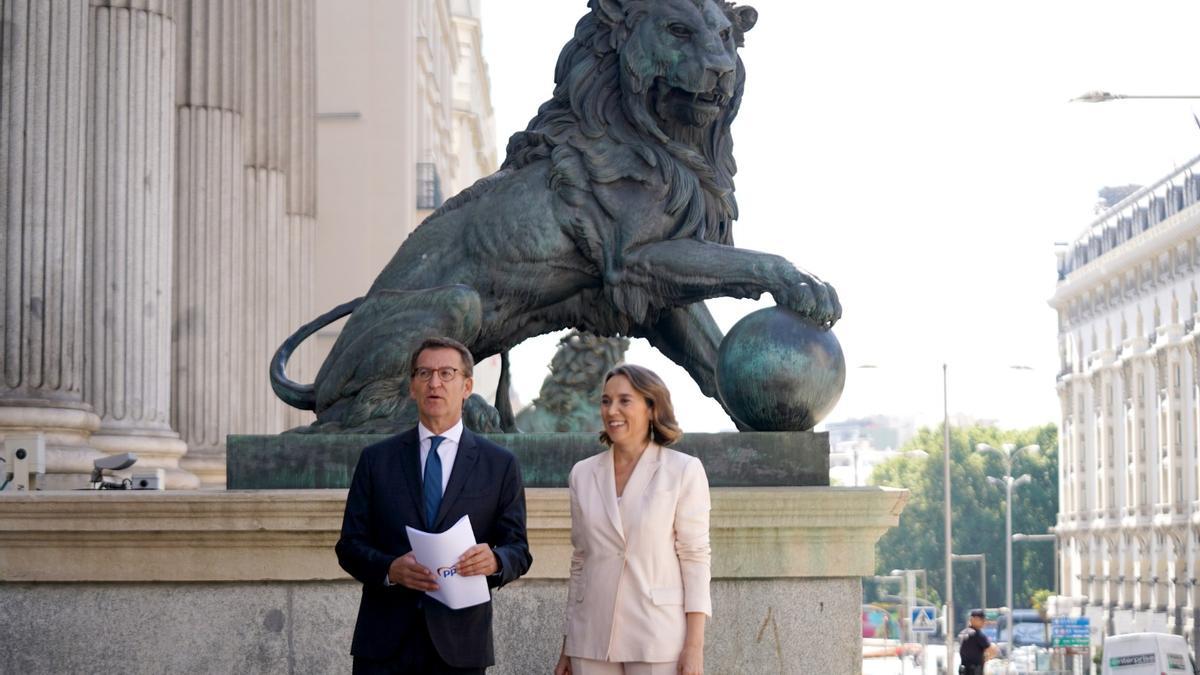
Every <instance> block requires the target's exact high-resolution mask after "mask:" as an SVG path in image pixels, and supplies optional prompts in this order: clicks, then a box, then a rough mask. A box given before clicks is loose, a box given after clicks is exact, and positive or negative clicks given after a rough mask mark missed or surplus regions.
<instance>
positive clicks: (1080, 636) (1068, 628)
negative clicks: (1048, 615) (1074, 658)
mask: <svg viewBox="0 0 1200 675" xmlns="http://www.w3.org/2000/svg"><path fill="white" fill-rule="evenodd" d="M1091 643H1092V635H1091V621H1090V620H1089V619H1088V617H1086V616H1056V617H1054V619H1053V620H1052V621H1051V623H1050V644H1051V646H1054V647H1088V646H1090V645H1091Z"/></svg>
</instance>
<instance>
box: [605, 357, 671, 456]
mask: <svg viewBox="0 0 1200 675" xmlns="http://www.w3.org/2000/svg"><path fill="white" fill-rule="evenodd" d="M618 375H620V376H622V377H624V378H625V379H627V380H629V384H630V385H631V386H633V390H634V391H636V392H637V393H639V394H641V395H642V396H643V397H644V398H645V399H646V405H648V406H650V440H652V441H654V442H655V443H658V444H659V445H664V446H665V445H670V444H672V443H674V442H675V441H677V440H679V438H680V437H681V436H683V430H682V429H680V428H679V422H676V421H675V408H674V406H672V405H671V392H670V390H668V389H667V385H666V384H665V383H664V382H663V381H662V378H661V377H659V376H658V375H656V374H655V373H654V371H653V370H650V369H649V368H645V367H643V366H635V365H633V364H629V363H622V364H621V365H618V366H616V367H615V368H613V369H612V370H610V371H608V374H606V375H605V376H604V383H605V384H608V381H609V380H611V379H613V378H614V377H616V376H618ZM600 442H601V443H603V444H605V445H607V446H608V447H610V448H611V447H612V439H611V438H609V436H608V431H601V432H600Z"/></svg>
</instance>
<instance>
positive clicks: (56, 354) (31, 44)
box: [0, 0, 100, 489]
mask: <svg viewBox="0 0 1200 675" xmlns="http://www.w3.org/2000/svg"><path fill="white" fill-rule="evenodd" d="M0 25H2V26H3V30H0V54H2V55H3V58H0V221H3V223H2V224H3V226H2V227H0V255H2V256H3V258H2V262H0V306H2V307H3V314H2V315H0V316H2V317H3V322H4V343H3V349H0V373H2V379H0V437H3V436H7V435H12V434H24V433H29V432H42V433H44V434H46V453H47V454H46V464H47V466H46V468H47V471H48V473H49V475H48V476H47V477H46V480H45V481H43V485H44V486H45V487H47V488H51V489H53V488H70V487H82V485H83V484H84V483H85V482H86V478H85V477H86V475H87V474H88V473H89V472H90V470H91V461H92V459H94V458H95V457H99V456H100V453H99V452H98V451H96V450H95V449H93V448H91V447H90V445H89V436H90V434H91V432H92V431H94V430H95V429H97V428H98V427H99V426H100V420H99V418H98V417H97V416H96V414H95V413H94V412H93V410H92V408H91V406H89V405H88V404H87V403H86V402H85V401H84V398H83V367H84V363H83V354H84V334H83V325H84V323H83V311H84V286H83V283H84V282H83V274H84V264H83V261H84V257H85V255H89V254H90V252H85V249H84V237H83V214H84V200H83V194H84V164H85V147H84V139H85V131H86V124H87V112H88V101H87V99H86V94H87V69H86V64H87V54H88V34H87V27H88V3H87V0H57V1H56V2H44V1H40V0H0Z"/></svg>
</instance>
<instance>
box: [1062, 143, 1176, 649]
mask: <svg viewBox="0 0 1200 675" xmlns="http://www.w3.org/2000/svg"><path fill="white" fill-rule="evenodd" d="M1197 166H1200V158H1197V159H1196V160H1193V161H1192V162H1190V163H1188V164H1187V165H1185V166H1184V167H1182V168H1180V169H1179V170H1177V171H1175V172H1173V173H1171V174H1170V175H1168V176H1165V177H1164V178H1162V179H1161V180H1159V181H1158V182H1156V183H1155V184H1153V185H1150V186H1148V187H1146V188H1142V189H1141V190H1138V191H1137V192H1135V193H1133V194H1131V195H1129V196H1128V197H1126V198H1125V199H1123V200H1122V201H1121V202H1120V203H1118V204H1116V205H1114V206H1113V207H1112V208H1110V209H1107V210H1106V211H1105V212H1104V213H1103V214H1101V215H1100V216H1099V217H1098V218H1097V219H1096V220H1095V221H1094V222H1093V223H1092V224H1091V226H1090V227H1088V229H1087V230H1086V231H1085V232H1084V233H1083V235H1082V236H1081V237H1079V238H1078V239H1077V240H1076V241H1075V242H1073V243H1071V244H1070V245H1068V246H1066V247H1064V248H1062V249H1060V251H1059V260H1058V272H1059V281H1058V286H1057V289H1056V291H1055V293H1054V296H1053V299H1052V300H1051V302H1050V304H1051V305H1052V306H1053V307H1054V309H1055V310H1056V311H1057V312H1058V326H1059V354H1060V360H1061V368H1062V369H1061V372H1060V374H1059V377H1058V393H1059V398H1060V402H1061V409H1062V419H1061V428H1060V436H1059V438H1060V441H1059V443H1060V449H1059V453H1060V454H1059V486H1060V487H1059V521H1058V524H1057V526H1056V531H1057V533H1058V536H1059V539H1060V543H1061V558H1060V560H1059V564H1060V565H1061V571H1062V579H1063V584H1064V589H1063V595H1066V596H1074V597H1075V598H1077V599H1078V600H1079V601H1081V602H1082V603H1083V605H1084V611H1085V613H1086V614H1087V615H1088V616H1090V617H1091V618H1092V621H1091V623H1092V626H1093V630H1094V631H1095V632H1098V633H1099V632H1102V633H1103V634H1114V633H1124V632H1131V631H1135V630H1147V629H1149V630H1169V631H1172V632H1176V633H1179V634H1183V635H1185V636H1187V637H1188V639H1189V640H1190V641H1192V642H1193V644H1200V639H1197V632H1198V631H1200V621H1198V620H1197V617H1198V612H1200V586H1198V585H1197V577H1198V576H1200V570H1198V569H1197V563H1198V562H1200V501H1198V500H1200V496H1198V492H1197V489H1198V485H1200V483H1198V478H1200V453H1198V450H1197V439H1198V437H1200V434H1198V430H1200V358H1197V342H1198V340H1200V330H1198V327H1197V325H1196V318H1197V316H1198V315H1200V307H1198V303H1197V285H1198V284H1200V174H1197V171H1196V169H1197Z"/></svg>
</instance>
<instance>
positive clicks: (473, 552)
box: [454, 544, 500, 577]
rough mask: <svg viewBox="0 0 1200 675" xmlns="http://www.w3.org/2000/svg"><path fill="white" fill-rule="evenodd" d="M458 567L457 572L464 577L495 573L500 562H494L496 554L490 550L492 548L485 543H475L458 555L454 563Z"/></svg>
mask: <svg viewBox="0 0 1200 675" xmlns="http://www.w3.org/2000/svg"><path fill="white" fill-rule="evenodd" d="M454 566H455V567H456V568H458V573H459V575H461V576H464V577H473V576H476V575H480V574H482V575H485V576H486V575H488V574H495V573H496V572H497V571H498V570H499V569H500V564H499V563H498V562H496V554H495V553H493V552H492V548H491V547H490V546H488V545H487V544H475V545H474V546H472V547H471V548H469V549H467V550H466V551H465V552H464V553H463V554H462V555H460V556H459V557H458V562H456V563H454Z"/></svg>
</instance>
